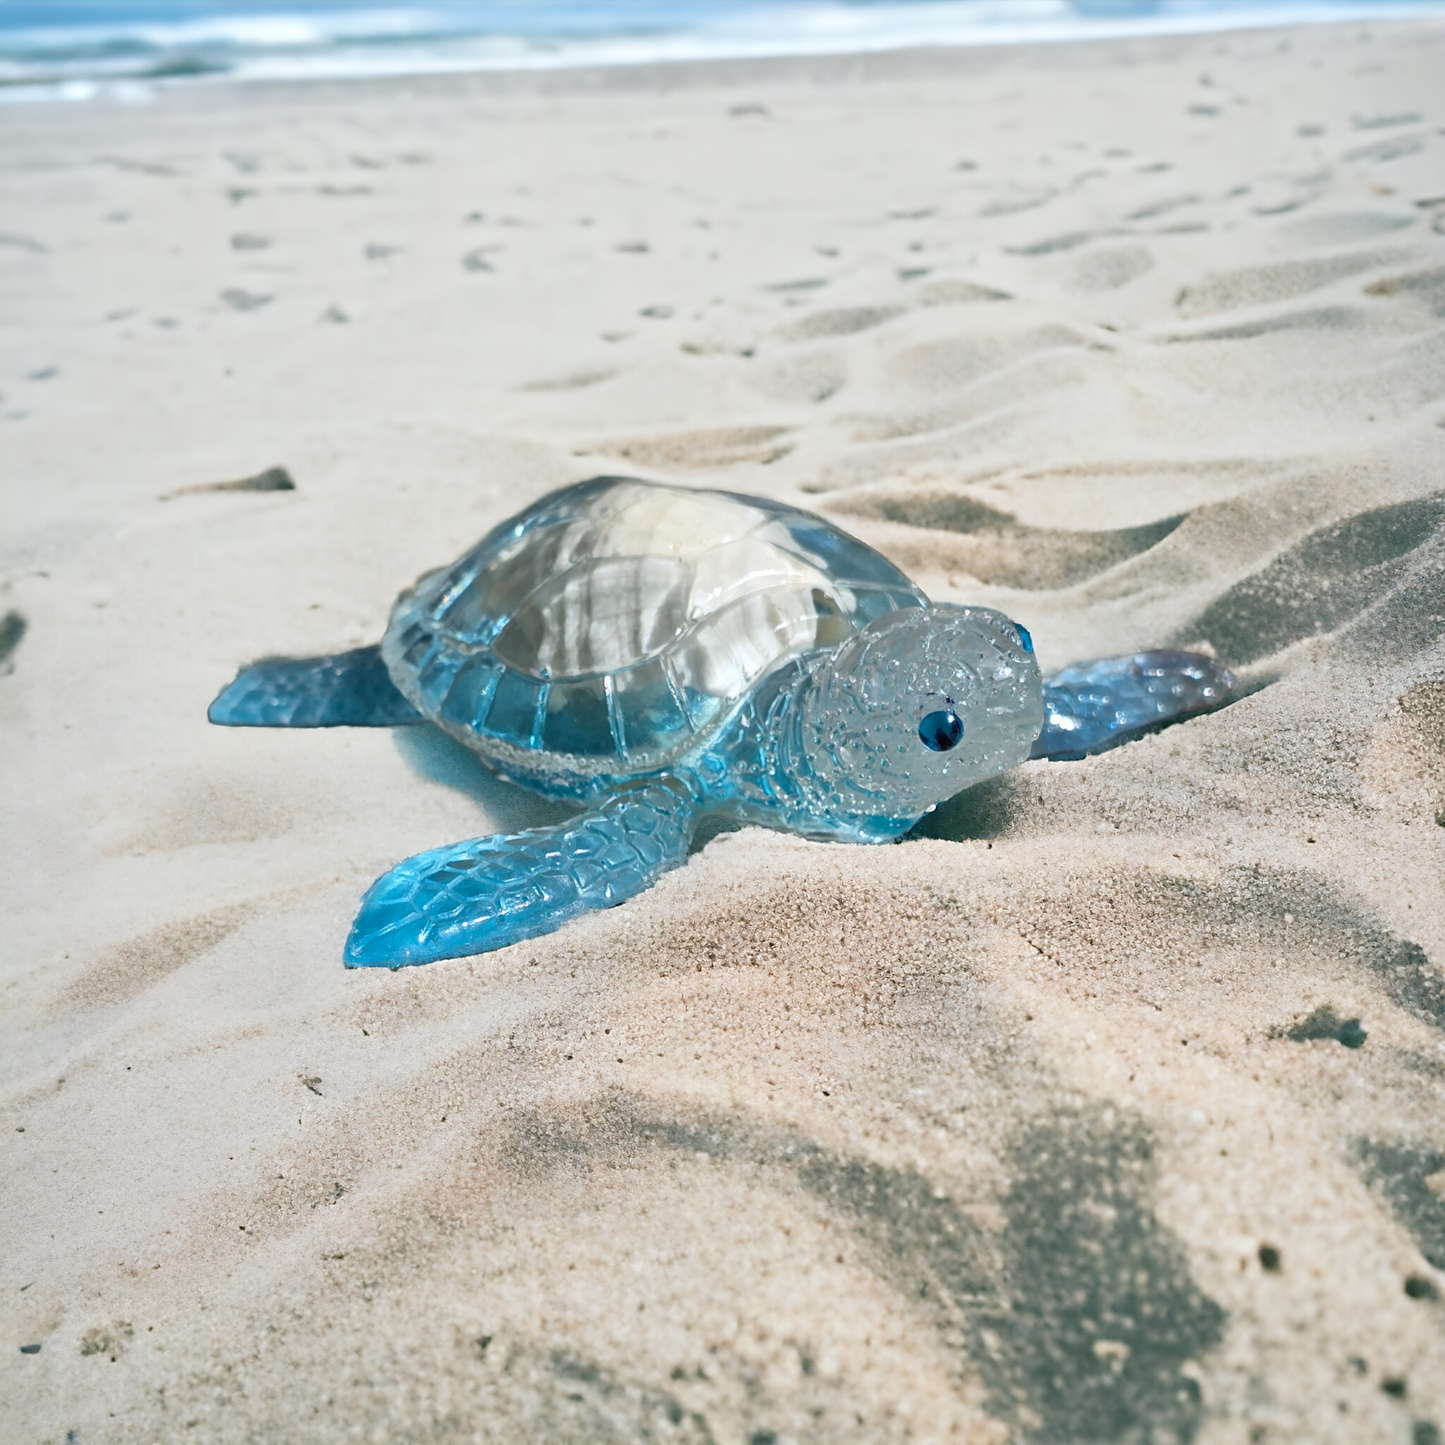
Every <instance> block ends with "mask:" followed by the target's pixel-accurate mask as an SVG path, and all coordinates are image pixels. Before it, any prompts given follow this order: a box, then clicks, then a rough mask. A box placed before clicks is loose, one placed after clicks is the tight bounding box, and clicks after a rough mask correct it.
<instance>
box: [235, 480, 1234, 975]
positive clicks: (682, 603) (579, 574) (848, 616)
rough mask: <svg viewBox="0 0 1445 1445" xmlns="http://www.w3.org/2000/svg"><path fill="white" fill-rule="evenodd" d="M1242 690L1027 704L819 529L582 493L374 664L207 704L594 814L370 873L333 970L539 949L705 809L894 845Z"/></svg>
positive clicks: (272, 665) (627, 880) (280, 672)
mask: <svg viewBox="0 0 1445 1445" xmlns="http://www.w3.org/2000/svg"><path fill="white" fill-rule="evenodd" d="M1232 685H1233V678H1231V677H1230V675H1229V673H1228V672H1226V671H1225V670H1224V669H1223V668H1222V667H1220V666H1219V665H1217V664H1216V663H1215V662H1214V661H1213V660H1212V659H1210V658H1208V657H1203V656H1200V655H1197V654H1191V653H1141V654H1137V655H1135V656H1132V657H1125V658H1117V659H1112V660H1107V661H1104V662H1100V663H1095V664H1093V665H1091V666H1089V667H1085V668H1074V669H1069V670H1067V671H1065V672H1062V673H1059V674H1056V675H1055V676H1054V677H1053V678H1052V679H1051V680H1050V681H1049V682H1047V683H1044V682H1043V681H1042V680H1041V678H1040V676H1039V668H1038V664H1037V662H1036V661H1035V658H1034V650H1033V642H1032V640H1031V639H1030V637H1029V634H1028V632H1027V631H1026V630H1025V629H1024V628H1023V627H1021V626H1019V625H1018V623H1016V622H1012V621H1010V620H1009V619H1008V618H1007V617H1005V616H1004V615H1003V614H1002V613H1000V612H995V611H993V610H991V609H989V608H983V607H961V606H957V605H955V604H953V603H951V602H930V601H929V599H928V598H927V597H926V596H925V595H924V594H923V592H922V591H920V590H919V588H918V587H916V586H915V585H914V584H913V583H912V582H911V581H910V580H909V579H908V578H907V577H906V576H905V575H904V574H903V573H902V572H901V571H899V569H898V568H897V567H895V566H894V565H893V563H892V562H890V561H888V559H887V558H886V557H883V556H882V555H881V554H879V553H878V552H875V551H874V550H873V549H872V548H871V547H869V546H866V545H865V544H864V543H862V542H860V541H858V540H857V539H856V538H855V537H850V536H849V535H848V534H847V533H846V532H844V531H841V530H840V529H839V528H838V527H836V526H834V525H833V523H831V522H829V521H826V520H825V519H823V518H822V517H818V516H814V515H812V514H811V513H809V512H804V511H800V510H798V509H797V508H795V507H789V506H784V505H782V504H781V503H779V502H773V501H768V500H765V499H763V498H760V497H746V496H738V495H734V494H732V493H728V492H716V491H701V490H693V489H690V488H684V487H676V486H668V485H663V484H661V483H657V482H647V481H638V480H635V479H632V478H627V477H598V478H595V479H593V480H591V481H586V482H579V483H577V484H575V485H573V486H569V487H563V488H562V489H561V490H559V491H556V492H552V493H551V494H550V495H548V496H545V497H542V498H541V499H540V500H539V501H536V502H533V503H532V504H531V505H530V506H529V507H526V508H525V509H524V510H522V511H521V512H519V513H518V514H517V515H516V516H515V517H512V518H511V519H510V520H508V521H506V522H503V523H502V524H501V525H500V526H498V527H496V528H495V529H494V530H493V531H491V532H489V533H488V534H487V536H486V537H484V538H483V539H482V540H481V541H480V542H479V543H478V544H477V545H476V546H475V547H473V548H472V550H471V551H469V552H468V553H466V555H465V556H463V557H462V558H461V559H460V560H459V561H457V562H454V563H453V564H452V565H451V566H449V567H444V568H442V569H441V570H440V571H436V572H431V573H428V574H427V575H426V576H424V577H422V578H421V580H420V581H418V582H417V584H416V585H415V586H414V587H412V588H411V589H409V590H408V591H406V592H404V593H402V595H401V597H400V598H399V599H398V601H397V603H396V606H395V608H394V610H393V611H392V614H391V622H390V624H389V625H388V627H387V629H386V635H385V636H384V637H383V639H382V641H381V644H380V646H379V647H366V648H361V649H359V650H357V651H354V652H347V653H342V654H340V655H339V656H334V657H320V658H311V659H303V660H296V659H287V658H272V659H268V660H265V661H262V662H258V663H256V664H254V665H253V666H251V667H248V668H246V669H244V670H243V671H242V672H241V674H240V675H239V676H238V677H237V678H236V680H235V681H234V682H233V683H232V684H231V685H230V686H229V687H227V688H226V689H225V690H224V691H223V692H222V693H221V695H220V696H219V697H218V698H217V699H216V701H215V702H214V703H213V704H212V705H211V709H210V714H209V716H210V719H211V721H212V722H215V723H222V724H226V725H229V726H242V727H333V726H394V725H397V724H403V723H418V722H423V721H427V722H432V723H435V724H436V725H437V726H439V727H441V728H443V729H444V730H445V731H446V732H448V733H450V734H451V735H452V737H454V738H456V739H458V740H459V741H460V742H462V743H464V744H465V745H466V746H467V747H468V748H470V749H471V750H472V751H473V752H475V753H477V754H478V755H479V756H480V757H481V759H482V760H483V762H485V763H486V764H487V766H488V767H489V768H491V769H492V770H493V771H494V772H496V773H498V774H499V775H501V776H502V777H504V778H507V779H510V780H512V781H514V782H517V783H521V784H522V785H523V786H525V787H528V788H531V789H533V790H534V791H535V792H538V793H540V794H542V795H543V796H544V797H547V798H552V799H571V800H574V801H576V802H578V803H581V804H583V805H584V809H585V810H584V811H583V812H581V813H579V814H578V815H577V816H575V817H573V818H570V819H568V820H567V821H566V822H562V823H558V824H555V825H553V826H551V827H546V828H536V829H532V830H530V831H528V832H524V833H517V834H514V835H512V836H508V837H502V836H495V837H488V838H474V839H472V840H470V841H468V842H465V843H456V844H453V845H452V846H450V847H446V848H435V849H432V850H430V851H429V852H425V853H418V854H417V855H416V856H415V857H413V858H408V859H406V861H404V862H402V863H398V864H397V866H396V867H395V868H393V869H392V870H391V871H390V872H389V873H386V874H384V875H383V876H382V877H381V878H380V879H378V880H377V881H376V882H375V883H374V884H373V885H372V886H371V888H370V890H369V891H368V892H367V894H366V896H365V898H364V899H363V900H362V904H361V909H360V912H359V913H358V914H357V917H356V921H355V923H354V924H353V925H352V929H351V934H350V937H349V938H348V939H347V942H346V950H345V960H346V963H347V965H348V966H350V967H355V966H364V965H378V966H382V967H390V968H396V967H400V966H402V965H404V964H415V963H430V962H432V961H433V960H435V959H441V958H454V957H460V956H464V955H468V954H475V953H483V952H486V951H487V950H489V949H494V948H501V947H503V946H505V945H506V944H509V943H515V942H517V941H518V940H520V939H524V938H531V937H535V936H536V935H538V934H542V933H549V932H551V931H552V930H553V929H555V928H557V927H558V926H559V925H561V924H562V923H564V922H566V921H567V920H568V919H571V918H575V917H577V916H578V915H579V914H582V913H585V912H587V911H589V910H591V909H594V908H606V907H610V906H611V905H613V904H616V903H620V902H622V901H623V900H624V899H627V898H631V897H632V896H633V895H634V894H637V893H640V892H641V891H642V890H643V889H645V888H647V887H648V886H649V885H650V884H651V883H652V882H653V880H654V879H656V878H657V877H658V876H659V874H661V873H663V872H665V871H667V870H668V869H670V868H676V867H678V866H680V865H681V864H682V863H684V862H686V860H687V853H688V845H689V842H690V841H691V839H692V835H693V829H694V827H695V826H696V824H697V822H698V820H699V819H700V818H702V817H703V816H704V815H707V814H722V815H724V816H726V817H727V818H730V819H734V820H738V821H742V822H746V823H756V824H761V825H763V826H765V827H770V828H779V829H785V830H787V831H790V832H795V833H801V834H804V835H805V836H807V837H811V838H823V839H834V840H838V841H843V842H850V843H885V842H890V841H892V840H894V839H897V838H899V837H900V836H902V835H903V834H904V833H906V832H907V831H908V830H909V829H910V828H912V827H913V825H914V824H915V823H917V822H918V821H919V819H920V818H921V817H923V815H924V814H926V813H929V812H931V811H932V810H933V809H934V808H935V807H936V806H937V805H938V804H939V803H940V802H942V801H943V800H945V799H947V798H950V797H952V796H953V795H954V794H955V793H957V792H959V791H960V790H962V789H963V788H966V787H968V786H969V785H970V784H973V783H977V782H980V781H982V780H983V779H985V778H989V777H992V776H994V775H995V774H998V773H1002V772H1004V771H1005V770H1007V769H1009V768H1012V767H1014V766H1015V765H1017V764H1019V763H1022V762H1023V761H1024V760H1025V759H1027V758H1029V757H1056V758H1060V757H1082V756H1084V755H1085V754H1086V753H1088V752H1090V751H1094V750H1097V749H1099V748H1101V747H1103V746H1106V745H1109V744H1111V743H1112V742H1114V741H1118V740H1121V739H1122V738H1124V737H1125V736H1129V735H1132V734H1134V733H1137V732H1138V731H1140V730H1141V729H1143V728H1145V727H1148V726H1150V725H1157V724H1160V723H1162V722H1165V721H1168V720H1170V719H1173V718H1178V717H1181V716H1184V715H1187V714H1189V713H1192V712H1198V711H1201V710H1204V709H1206V708H1210V707H1213V706H1216V705H1217V704H1218V703H1220V702H1221V701H1222V700H1223V699H1224V698H1225V697H1226V695H1227V694H1228V692H1229V690H1230V688H1231V687H1232Z"/></svg>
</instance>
